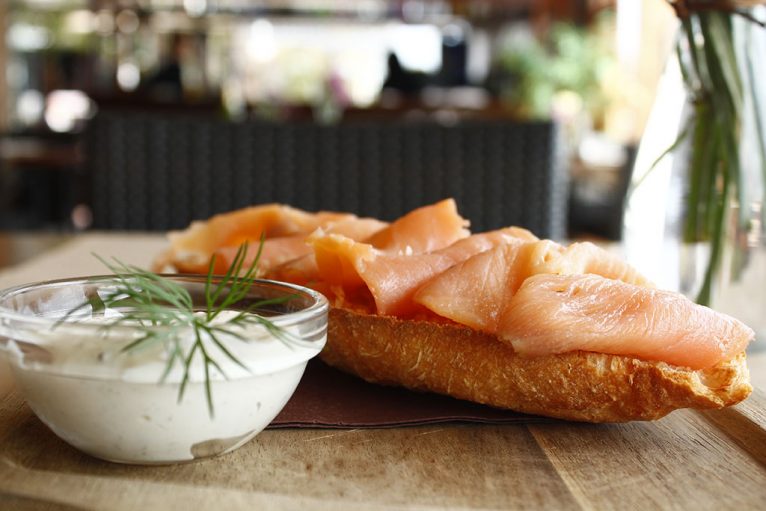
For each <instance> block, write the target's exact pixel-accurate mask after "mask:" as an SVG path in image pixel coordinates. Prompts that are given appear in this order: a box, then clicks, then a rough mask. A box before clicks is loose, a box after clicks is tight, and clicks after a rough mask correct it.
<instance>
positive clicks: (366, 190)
mask: <svg viewBox="0 0 766 511" xmlns="http://www.w3.org/2000/svg"><path fill="white" fill-rule="evenodd" d="M86 162H87V167H88V171H89V172H90V174H91V182H92V207H93V213H94V227H95V228H97V229H141V230H165V229H175V228H181V227H184V226H186V225H187V224H188V223H189V222H190V221H191V220H194V219H200V218H206V217H209V216H211V215H213V214H215V213H218V212H222V211H227V210H231V209H235V208H240V207H243V206H247V205H251V204H258V203H264V202H283V203H288V204H291V205H293V206H296V207H299V208H304V209H307V210H319V209H325V210H343V211H351V212H354V213H357V214H359V215H364V216H373V217H377V218H381V219H387V220H390V219H393V218H396V217H397V216H399V215H401V214H403V213H405V212H407V211H409V210H411V209H413V208H415V207H418V206H422V205H424V204H428V203H431V202H435V201H437V200H439V199H442V198H445V197H454V198H455V199H456V200H457V202H458V205H459V208H460V212H461V213H462V214H463V215H464V216H465V217H467V218H469V219H470V220H471V224H472V229H473V230H475V231H480V230H486V229H492V228H497V227H501V226H505V225H510V224H515V225H521V226H524V227H527V228H529V229H531V230H533V231H534V232H536V233H537V234H538V235H540V236H545V237H553V238H562V237H564V236H565V234H566V233H565V229H566V212H567V205H566V201H567V179H566V172H565V169H564V168H563V166H562V165H561V159H560V158H559V144H558V137H557V129H556V126H555V125H553V124H550V123H513V122H507V121H502V122H501V121H483V122H480V121H472V122H465V123H460V124H458V125H455V126H442V125H438V124H435V123H422V122H418V123H412V122H398V121H397V122H377V123H372V122H349V123H342V124H339V125H334V126H319V125H315V124H310V123H286V124H272V123H263V122H242V123H234V122H227V121H224V120H217V119H211V118H196V117H192V116H188V117H187V116H181V115H174V116H172V117H168V116H167V115H159V114H148V113H147V114H141V113H124V112H107V113H102V114H99V115H98V116H97V117H96V118H95V119H94V120H93V122H92V123H91V125H90V127H89V130H88V132H87V134H86Z"/></svg>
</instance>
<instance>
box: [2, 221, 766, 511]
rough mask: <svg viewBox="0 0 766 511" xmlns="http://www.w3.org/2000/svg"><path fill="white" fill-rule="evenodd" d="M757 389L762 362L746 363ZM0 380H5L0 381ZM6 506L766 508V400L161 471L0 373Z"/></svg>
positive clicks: (253, 445) (763, 382)
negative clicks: (59, 422)
mask: <svg viewBox="0 0 766 511" xmlns="http://www.w3.org/2000/svg"><path fill="white" fill-rule="evenodd" d="M163 247H164V241H163V240H162V238H160V237H157V236H146V235H126V234H118V235H104V234H88V235H82V236H80V237H77V238H75V239H74V240H73V241H71V242H69V243H66V244H64V245H60V246H58V247H56V248H54V249H52V250H50V251H48V252H46V253H44V254H42V255H40V256H38V257H37V258H35V259H33V260H30V261H27V262H25V263H23V264H20V265H17V266H14V267H12V268H10V269H6V270H5V271H2V272H0V287H5V286H9V285H13V284H19V283H24V282H29V281H35V280H41V279H49V278H57V277H66V276H75V275H85V274H93V273H101V272H102V268H101V267H100V263H98V262H97V261H95V259H94V258H92V257H91V256H90V255H89V254H90V253H91V252H97V253H99V254H101V255H104V256H108V255H118V256H119V257H120V258H121V259H122V260H125V261H126V262H131V263H135V264H140V265H146V264H148V263H149V262H150V260H151V259H152V257H153V256H154V255H155V254H156V253H158V252H159V251H160V250H161V249H162V248H163ZM750 367H751V371H752V373H753V376H754V378H753V379H754V382H755V384H756V386H757V387H760V389H763V390H766V353H761V354H755V355H753V356H751V358H750ZM3 375H4V377H3ZM0 379H1V380H4V381H0V509H3V510H5V509H24V510H26V509H29V510H39V509H64V510H72V509H77V510H81V509H115V510H121V509H141V510H151V509H162V510H174V509H180V510H185V511H186V510H188V509H221V510H224V509H225V510H237V509H246V510H250V509H301V510H305V509H328V510H329V509H331V510H335V509H354V510H356V509H389V508H395V509H399V508H408V509H432V508H433V509H445V508H448V509H457V508H460V509H501V508H502V509H505V508H534V509H541V508H544V509H613V508H618V509H660V508H661V509H758V508H760V509H764V508H766V398H764V396H765V394H764V393H763V392H762V391H761V390H756V392H755V393H754V394H753V396H751V397H750V398H749V399H748V400H747V401H746V402H744V403H742V404H740V405H738V406H736V407H734V408H731V409H726V410H717V411H709V412H696V411H686V410H683V411H677V412H674V413H672V414H671V415H670V416H668V417H666V418H665V419H662V420H660V421H656V422H652V423H630V424H620V425H592V424H575V423H567V422H555V423H547V424H528V425H512V426H480V425H440V426H427V427H412V428H401V429H378V430H375V429H363V430H362V429H356V430H340V431H339V430H312V429H304V430H271V431H265V432H263V433H261V434H260V435H259V436H258V437H256V438H255V440H253V441H252V442H250V443H249V444H247V445H246V446H244V447H243V448H241V449H239V450H238V451H236V452H234V453H232V454H230V455H227V456H223V457H220V458H215V459H211V460H205V461H199V462H194V463H189V464H183V465H174V466H164V467H137V466H123V465H116V464H110V463H107V462H102V461H99V460H96V459H93V458H90V457H89V456H87V455H84V454H80V453H79V452H78V451H76V450H74V449H73V448H71V447H69V446H68V445H66V444H65V443H64V442H62V441H61V440H59V439H58V438H57V437H55V436H54V435H53V434H52V433H51V432H50V431H49V430H48V429H47V428H46V427H45V426H44V425H43V424H42V423H41V422H40V421H39V420H37V418H36V417H35V416H34V415H33V414H32V413H31V411H30V410H29V409H28V408H27V407H26V405H25V404H24V403H23V401H22V400H21V399H20V397H19V395H18V394H17V393H16V392H15V390H14V388H13V384H12V383H11V382H10V381H9V378H8V376H7V367H0Z"/></svg>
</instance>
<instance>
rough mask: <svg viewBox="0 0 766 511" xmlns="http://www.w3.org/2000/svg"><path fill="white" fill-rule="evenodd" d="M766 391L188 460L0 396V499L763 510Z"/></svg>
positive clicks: (232, 505)
mask: <svg viewBox="0 0 766 511" xmlns="http://www.w3.org/2000/svg"><path fill="white" fill-rule="evenodd" d="M765 406H766V400H765V399H764V395H763V394H762V393H760V392H758V393H756V394H755V395H754V396H753V397H751V398H750V399H749V400H747V401H746V402H745V403H743V404H740V405H738V406H736V407H734V408H732V409H728V410H718V411H711V412H701V413H698V412H692V411H679V412H675V413H673V414H671V415H670V416H668V417H666V418H665V419H663V420H660V421H657V422H653V423H630V424H621V425H592V424H573V423H567V422H557V423H549V424H528V425H506V426H476V425H472V426H460V425H440V426H429V427H413V428H400V429H379V430H375V429H363V430H362V429H350V430H340V431H337V430H332V431H330V430H305V429H303V430H297V429H296V430H270V431H265V432H263V433H262V434H261V435H259V436H258V437H256V438H255V440H253V441H252V442H250V443H249V444H247V445H246V446H244V447H242V448H241V449H240V450H238V451H236V452H234V453H232V454H229V455H226V456H223V457H219V458H215V459H211V460H205V461H199V462H194V463H188V464H182V465H173V466H161V467H138V466H124V465H116V464H112V463H108V462H103V461H100V460H96V459H93V458H91V457H89V456H87V455H85V454H81V453H79V452H78V451H76V450H74V449H73V448H71V447H69V446H68V445H67V444H65V443H64V442H62V441H61V440H59V439H58V438H57V437H56V436H54V435H53V434H52V433H51V432H50V431H49V430H48V429H47V428H46V427H45V426H44V425H43V424H42V423H41V422H40V421H38V420H37V418H36V417H35V416H34V415H33V414H32V413H31V411H30V410H29V409H28V408H27V406H26V405H25V404H24V403H23V402H22V400H21V399H20V398H19V396H18V394H17V393H16V392H15V391H12V392H11V393H9V394H7V395H6V396H4V397H3V398H2V400H0V446H1V447H0V509H22V510H27V509H29V510H32V509H34V510H38V509H116V510H122V509H146V510H148V509H167V510H173V509H179V510H184V511H186V510H188V509H189V508H190V507H193V508H194V509H232V510H236V509H248V510H249V509H264V508H265V509H271V508H275V509H305V508H306V507H307V506H308V508H309V509H385V508H389V507H391V508H400V507H408V508H413V509H419V508H432V507H434V508H469V509H494V508H509V507H510V508H537V509H540V508H545V509H660V508H662V509H675V508H677V509H758V508H761V509H763V508H764V506H766V429H765V428H766V414H764V409H766V408H764V407H765Z"/></svg>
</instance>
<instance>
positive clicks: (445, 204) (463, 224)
mask: <svg viewBox="0 0 766 511" xmlns="http://www.w3.org/2000/svg"><path fill="white" fill-rule="evenodd" d="M467 227H468V221H467V220H466V219H464V218H463V217H461V216H460V215H459V214H458V212H457V204H455V200H454V199H444V200H443V201H440V202H437V203H436V204H431V205H429V206H423V207H422V208H418V209H415V210H412V211H410V212H409V213H407V214H406V215H404V216H402V217H400V218H399V219H397V220H396V221H395V222H393V223H392V224H391V225H389V226H388V227H387V228H385V229H383V230H381V231H379V232H377V233H376V234H374V235H372V236H371V237H370V238H369V239H367V240H366V242H367V243H369V244H370V245H372V246H373V247H375V248H378V249H380V250H383V251H386V252H393V253H401V254H421V253H423V252H431V251H433V250H439V249H440V248H444V247H447V246H449V245H452V244H453V243H454V242H456V241H457V240H459V239H461V238H465V237H467V236H468V235H469V234H470V232H469V231H468V229H467Z"/></svg>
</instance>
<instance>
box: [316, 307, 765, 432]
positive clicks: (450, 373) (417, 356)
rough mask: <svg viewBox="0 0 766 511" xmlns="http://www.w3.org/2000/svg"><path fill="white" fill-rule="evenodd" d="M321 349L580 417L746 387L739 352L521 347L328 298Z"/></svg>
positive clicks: (464, 395)
mask: <svg viewBox="0 0 766 511" xmlns="http://www.w3.org/2000/svg"><path fill="white" fill-rule="evenodd" d="M321 356H322V358H323V359H324V360H325V361H326V362H327V363H329V364H330V365H333V366H335V367H338V368H339V369H342V370H344V371H347V372H350V373H353V374H356V375H358V376H360V377H362V378H364V379H365V380H367V381H371V382H375V383H382V384H388V385H401V386H404V387H408V388H411V389H416V390H425V391H432V392H437V393H441V394H447V395H450V396H453V397H456V398H460V399H467V400H470V401H476V402H479V403H484V404H488V405H492V406H495V407H498V408H508V409H512V410H516V411H519V412H525V413H530V414H537V415H545V416H549V417H557V418H561V419H568V420H576V421H587V422H625V421H631V420H654V419H659V418H660V417H663V416H664V415H666V414H668V413H669V412H671V411H673V410H676V409H678V408H721V407H723V406H728V405H732V404H735V403H737V402H739V401H741V400H743V399H745V398H746V397H747V396H748V395H749V394H750V392H751V391H752V387H751V386H750V375H749V373H748V370H747V365H746V364H745V354H744V353H740V354H739V355H737V356H736V357H735V358H734V359H732V360H730V361H727V362H722V363H720V364H718V365H716V366H714V367H712V368H710V369H705V370H697V371H695V370H692V369H689V368H683V367H675V366H671V365H669V364H666V363H664V362H651V361H645V360H638V359H635V358H631V357H624V356H616V355H606V354H602V353H587V352H572V353H564V354H560V355H547V356H540V357H522V356H520V355H519V354H517V353H515V352H514V351H513V348H512V347H511V346H510V345H509V344H508V343H503V342H501V341H499V340H497V339H496V338H495V337H494V336H492V335H488V334H484V333H481V332H478V331H475V330H472V329H470V328H467V327H463V326H460V325H457V324H443V323H435V322H429V321H415V320H401V319H397V318H394V317H387V316H377V315H371V314H360V313H358V312H353V311H350V310H345V309H339V308H333V309H332V310H331V311H330V322H329V331H328V340H327V345H326V347H325V349H324V350H323V351H322V355H321Z"/></svg>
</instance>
